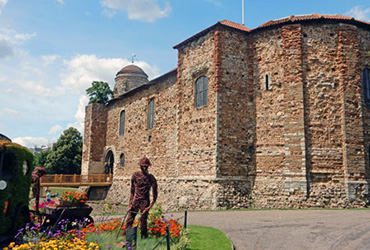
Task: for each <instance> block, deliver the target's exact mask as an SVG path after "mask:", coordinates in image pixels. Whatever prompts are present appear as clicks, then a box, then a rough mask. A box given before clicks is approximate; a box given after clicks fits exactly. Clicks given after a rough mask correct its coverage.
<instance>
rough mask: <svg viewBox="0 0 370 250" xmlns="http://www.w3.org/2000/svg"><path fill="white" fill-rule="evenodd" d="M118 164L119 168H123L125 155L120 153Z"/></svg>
mask: <svg viewBox="0 0 370 250" xmlns="http://www.w3.org/2000/svg"><path fill="white" fill-rule="evenodd" d="M119 163H120V164H121V166H124V165H125V154H124V153H122V154H121V155H120V156H119Z"/></svg>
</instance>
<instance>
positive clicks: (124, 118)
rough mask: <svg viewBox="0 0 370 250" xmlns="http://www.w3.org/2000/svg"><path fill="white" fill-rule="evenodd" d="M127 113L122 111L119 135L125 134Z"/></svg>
mask: <svg viewBox="0 0 370 250" xmlns="http://www.w3.org/2000/svg"><path fill="white" fill-rule="evenodd" d="M125 120H126V111H124V110H122V111H121V114H120V118H119V135H124V134H125V122H126V121H125Z"/></svg>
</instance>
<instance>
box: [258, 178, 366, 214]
mask: <svg viewBox="0 0 370 250" xmlns="http://www.w3.org/2000/svg"><path fill="white" fill-rule="evenodd" d="M348 187H349V188H348ZM348 190H349V191H348ZM349 192H350V193H353V192H356V199H349V198H348V197H349ZM271 194H274V195H271ZM252 196H253V198H252V200H253V201H252V207H254V208H355V207H364V206H365V204H366V202H367V196H368V191H367V184H365V183H363V182H361V183H352V184H349V183H347V184H346V183H335V185H333V183H313V184H312V183H311V184H310V185H309V195H308V196H306V195H305V193H304V192H303V191H301V192H297V191H296V192H291V190H287V189H284V188H283V185H279V184H276V185H267V184H265V185H264V186H263V185H261V184H259V187H258V189H255V190H253V195H252Z"/></svg>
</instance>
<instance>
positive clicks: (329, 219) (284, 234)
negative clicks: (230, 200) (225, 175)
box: [175, 210, 370, 250]
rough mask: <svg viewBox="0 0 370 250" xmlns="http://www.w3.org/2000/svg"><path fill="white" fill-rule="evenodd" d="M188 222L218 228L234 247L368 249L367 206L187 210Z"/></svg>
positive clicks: (369, 225)
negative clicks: (258, 209)
mask: <svg viewBox="0 0 370 250" xmlns="http://www.w3.org/2000/svg"><path fill="white" fill-rule="evenodd" d="M175 216H176V217H177V216H178V217H180V216H181V214H175ZM188 224H190V225H205V226H210V227H214V228H217V229H220V230H221V231H223V232H224V233H225V234H226V235H227V236H228V237H229V239H231V241H232V242H233V243H234V245H235V247H236V250H244V249H248V250H250V249H274V250H275V249H284V250H297V249H315V250H321V249H335V250H338V249H348V250H355V249H370V210H263V211H215V212H189V213H188ZM214 250H216V249H214Z"/></svg>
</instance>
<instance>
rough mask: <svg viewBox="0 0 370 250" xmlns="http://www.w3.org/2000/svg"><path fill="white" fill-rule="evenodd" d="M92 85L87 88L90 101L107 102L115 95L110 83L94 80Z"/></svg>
mask: <svg viewBox="0 0 370 250" xmlns="http://www.w3.org/2000/svg"><path fill="white" fill-rule="evenodd" d="M91 85H92V86H91V87H90V88H88V89H86V94H87V95H88V96H89V98H90V99H89V104H90V103H103V104H104V103H107V102H108V101H109V99H110V98H111V97H112V95H113V91H112V90H111V89H110V87H109V84H108V83H106V82H101V81H93V82H92V83H91Z"/></svg>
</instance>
